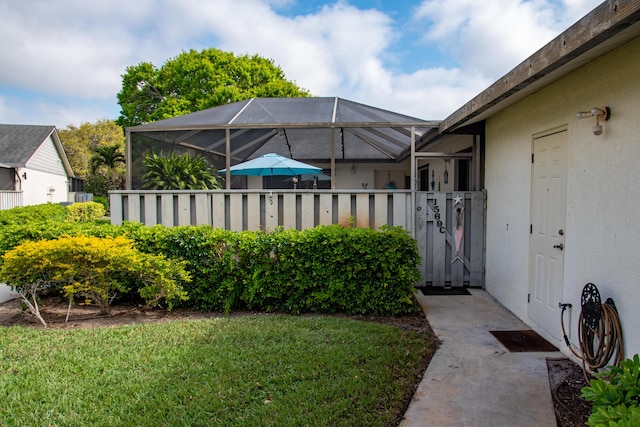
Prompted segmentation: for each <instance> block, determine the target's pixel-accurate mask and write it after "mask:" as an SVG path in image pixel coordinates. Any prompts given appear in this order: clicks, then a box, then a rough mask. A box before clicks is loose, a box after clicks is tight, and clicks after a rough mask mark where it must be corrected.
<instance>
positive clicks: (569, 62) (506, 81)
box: [440, 0, 640, 133]
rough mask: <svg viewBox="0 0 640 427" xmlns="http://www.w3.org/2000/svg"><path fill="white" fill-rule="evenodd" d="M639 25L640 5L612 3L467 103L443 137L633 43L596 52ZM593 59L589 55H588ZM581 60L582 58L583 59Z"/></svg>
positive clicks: (631, 0) (623, 0)
mask: <svg viewBox="0 0 640 427" xmlns="http://www.w3.org/2000/svg"><path fill="white" fill-rule="evenodd" d="M638 21H640V0H608V1H605V2H603V3H602V4H600V5H599V6H598V7H596V8H595V9H593V10H592V11H591V12H590V13H588V14H587V15H586V16H585V17H583V18H582V19H580V20H579V21H578V22H577V23H575V24H574V25H572V26H571V27H569V29H567V30H566V31H565V32H563V33H562V34H560V35H559V36H558V37H556V38H555V39H553V40H552V41H551V42H549V43H548V44H547V45H546V46H544V47H543V48H542V49H540V50H538V51H537V52H536V53H534V54H533V55H532V56H530V57H529V58H527V59H526V60H525V61H523V62H522V63H520V64H519V65H518V66H517V67H515V68H514V69H513V70H511V71H510V72H509V73H507V74H506V75H505V76H503V77H502V78H501V79H499V80H498V81H496V82H495V83H494V84H492V85H491V86H490V87H489V88H487V89H485V90H484V91H483V92H481V93H480V94H479V95H477V96H476V97H475V98H473V99H472V100H470V101H469V102H467V103H466V104H465V105H463V106H462V107H461V108H459V109H458V110H457V111H455V112H454V113H453V114H451V115H450V116H449V117H447V118H446V119H444V120H443V121H442V122H441V124H440V132H441V133H447V132H452V131H454V130H455V129H456V128H458V127H461V126H464V125H467V124H471V123H475V122H478V121H481V120H484V119H486V118H487V117H489V116H490V115H491V114H494V113H496V112H498V111H500V110H502V109H504V108H506V107H507V106H508V105H511V104H513V103H515V102H517V101H518V100H520V99H522V98H524V97H525V96H526V95H528V94H530V93H533V92H534V91H536V90H539V89H540V88H542V87H543V86H545V85H547V84H549V83H551V82H552V81H555V80H557V79H558V78H559V77H562V76H564V75H566V74H568V73H569V72H571V71H573V70H574V69H576V68H578V67H579V66H580V65H582V64H584V63H586V62H589V61H590V60H593V59H595V58H596V57H598V56H600V55H602V54H604V53H606V52H608V51H609V50H611V49H613V48H615V47H617V46H619V45H621V44H622V43H624V42H625V41H628V40H630V39H631V38H632V37H633V35H634V34H635V35H637V31H630V32H629V33H628V34H626V37H621V38H620V40H618V43H612V44H611V45H607V46H606V47H607V49H606V50H605V49H601V50H598V49H597V47H598V46H599V45H601V44H603V43H604V42H605V41H607V40H610V39H612V38H614V36H616V35H618V34H620V33H623V32H624V31H625V30H626V29H627V28H629V27H631V26H633V25H634V24H636V23H638ZM589 53H591V55H589ZM581 57H583V58H581Z"/></svg>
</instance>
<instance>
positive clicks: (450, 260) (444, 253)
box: [415, 191, 486, 288]
mask: <svg viewBox="0 0 640 427" xmlns="http://www.w3.org/2000/svg"><path fill="white" fill-rule="evenodd" d="M485 202H486V193H485V192H484V191H467V192H453V193H444V192H442V193H441V192H435V193H434V192H418V193H416V204H415V209H416V212H415V236H416V240H417V242H418V248H419V250H420V255H421V257H422V266H421V271H422V277H423V279H424V282H423V283H421V284H419V286H420V285H422V286H435V287H461V286H469V287H480V288H484V258H485V250H484V249H485V248H484V234H485V219H484V216H485V215H484V213H485V209H486V206H485Z"/></svg>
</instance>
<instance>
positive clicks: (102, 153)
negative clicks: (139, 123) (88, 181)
mask: <svg viewBox="0 0 640 427" xmlns="http://www.w3.org/2000/svg"><path fill="white" fill-rule="evenodd" d="M93 153H94V154H93V156H92V157H91V160H90V162H89V165H90V167H91V172H92V173H95V172H96V170H98V168H99V167H101V166H104V167H106V168H107V169H108V170H110V171H111V170H114V169H115V168H116V167H117V166H118V164H123V165H124V164H125V163H126V159H125V157H124V154H123V153H122V152H121V151H120V146H119V145H118V144H115V145H105V146H102V147H97V148H94V149H93Z"/></svg>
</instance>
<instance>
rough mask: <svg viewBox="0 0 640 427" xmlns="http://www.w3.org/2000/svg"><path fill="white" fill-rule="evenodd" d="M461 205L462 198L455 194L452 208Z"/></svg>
mask: <svg viewBox="0 0 640 427" xmlns="http://www.w3.org/2000/svg"><path fill="white" fill-rule="evenodd" d="M458 204H460V205H461V204H462V196H461V195H459V194H457V195H456V197H454V198H453V206H455V205H458Z"/></svg>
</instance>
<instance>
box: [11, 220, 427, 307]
mask: <svg viewBox="0 0 640 427" xmlns="http://www.w3.org/2000/svg"><path fill="white" fill-rule="evenodd" d="M62 235H70V236H74V235H87V236H95V237H107V236H111V237H115V236H119V235H124V236H126V237H128V238H130V239H132V240H134V242H135V246H136V248H137V249H139V250H140V251H142V252H146V253H151V254H159V255H164V256H166V257H167V258H169V259H175V260H177V261H185V262H186V270H187V271H188V272H189V274H190V275H191V277H192V281H191V282H190V283H183V284H182V286H183V288H184V290H185V291H186V292H187V294H188V295H189V299H188V300H187V301H184V302H181V303H180V305H181V306H183V307H191V308H193V309H196V310H202V311H224V312H229V311H231V310H233V309H245V308H248V309H251V310H262V311H278V312H287V313H305V312H323V313H338V312H340V313H347V314H365V315H397V314H406V313H413V312H416V311H418V310H419V307H418V305H417V304H416V301H415V298H414V295H413V292H414V288H413V283H415V282H416V281H418V280H419V279H420V272H419V270H418V265H419V254H418V248H417V244H416V242H415V240H414V239H413V238H412V237H411V236H410V235H409V233H408V232H407V231H405V230H404V229H402V228H400V227H386V228H382V229H380V230H378V231H376V230H370V229H365V228H343V227H341V226H339V225H333V226H318V227H316V228H312V229H306V230H302V231H298V230H291V229H288V230H284V229H277V230H275V231H273V232H270V233H265V232H261V231H258V232H253V231H244V232H232V231H227V230H223V229H215V228H211V227H209V226H183V227H173V228H168V227H164V226H160V225H157V226H153V227H146V226H143V225H141V224H138V223H125V224H124V225H122V226H113V225H110V224H97V223H78V224H70V223H43V224H32V225H30V226H8V227H2V229H1V230H0V254H2V253H4V252H5V251H6V250H8V249H11V248H13V247H15V246H17V245H18V244H20V243H22V242H24V241H26V240H40V239H54V238H57V237H59V236H62Z"/></svg>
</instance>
